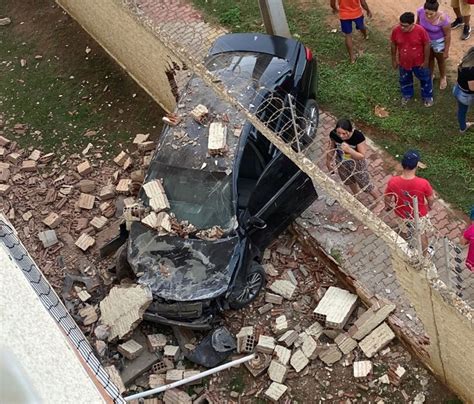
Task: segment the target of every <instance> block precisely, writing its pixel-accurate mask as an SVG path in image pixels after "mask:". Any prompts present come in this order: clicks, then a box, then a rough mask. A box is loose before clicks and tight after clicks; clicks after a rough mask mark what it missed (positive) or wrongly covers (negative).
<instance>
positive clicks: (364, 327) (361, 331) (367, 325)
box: [349, 303, 396, 341]
mask: <svg viewBox="0 0 474 404" xmlns="http://www.w3.org/2000/svg"><path fill="white" fill-rule="evenodd" d="M395 308H396V306H395V305H394V304H391V303H390V304H384V305H382V306H381V307H380V306H376V305H374V306H372V307H371V308H369V309H368V310H367V311H366V312H365V313H363V314H362V315H361V316H360V317H359V318H358V319H357V320H356V321H355V322H354V325H353V326H352V327H351V328H349V335H350V336H351V337H352V338H354V339H355V340H357V341H360V340H361V339H362V338H364V337H365V336H366V335H368V334H369V333H370V332H371V331H372V330H373V329H374V328H375V327H377V326H378V325H379V324H380V323H382V322H383V321H385V319H386V318H387V317H388V316H389V315H390V313H391V312H393V311H394V310H395Z"/></svg>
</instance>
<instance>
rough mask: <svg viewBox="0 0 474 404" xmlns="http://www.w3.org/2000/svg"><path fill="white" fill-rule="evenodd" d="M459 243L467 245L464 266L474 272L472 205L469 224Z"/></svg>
mask: <svg viewBox="0 0 474 404" xmlns="http://www.w3.org/2000/svg"><path fill="white" fill-rule="evenodd" d="M461 244H464V245H466V244H467V245H469V249H468V251H467V257H466V266H467V269H469V270H470V271H471V272H474V206H473V207H472V208H471V225H470V226H469V227H468V228H467V229H466V230H465V231H464V233H463V236H462V238H461Z"/></svg>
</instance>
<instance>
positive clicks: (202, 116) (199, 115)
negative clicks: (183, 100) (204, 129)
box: [190, 104, 209, 123]
mask: <svg viewBox="0 0 474 404" xmlns="http://www.w3.org/2000/svg"><path fill="white" fill-rule="evenodd" d="M208 114H209V110H208V109H207V107H206V106H204V105H202V104H199V105H197V106H196V107H195V108H194V109H193V110H192V111H191V112H190V115H191V117H192V118H193V119H194V120H195V121H196V122H198V123H204V121H205V120H206V118H207V116H208Z"/></svg>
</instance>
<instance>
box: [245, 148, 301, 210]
mask: <svg viewBox="0 0 474 404" xmlns="http://www.w3.org/2000/svg"><path fill="white" fill-rule="evenodd" d="M297 171H298V167H297V166H296V165H295V164H294V163H293V162H291V161H290V160H289V159H288V158H287V157H286V156H285V155H283V154H279V155H277V156H276V157H275V158H274V159H273V160H272V162H271V163H270V164H269V165H268V166H267V167H266V169H265V171H264V172H263V173H262V175H261V176H260V178H259V180H258V181H257V184H256V186H255V189H254V192H253V193H252V195H251V196H250V199H249V203H248V210H249V213H250V215H256V214H257V213H258V212H259V211H260V210H261V209H262V208H263V207H264V206H265V205H266V204H267V203H268V202H269V201H270V200H271V199H272V198H273V197H274V196H275V195H276V194H277V192H278V191H279V190H280V189H281V188H282V187H283V186H284V185H285V184H286V183H287V182H288V181H289V180H290V179H291V178H292V177H293V175H294V174H295V173H296V172H297Z"/></svg>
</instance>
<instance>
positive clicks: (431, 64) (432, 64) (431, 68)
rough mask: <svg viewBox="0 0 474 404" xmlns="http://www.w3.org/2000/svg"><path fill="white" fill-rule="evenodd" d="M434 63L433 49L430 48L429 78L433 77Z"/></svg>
mask: <svg viewBox="0 0 474 404" xmlns="http://www.w3.org/2000/svg"><path fill="white" fill-rule="evenodd" d="M434 61H435V53H434V52H433V49H431V48H430V58H429V60H428V67H429V68H430V72H431V77H434V63H435V62H434Z"/></svg>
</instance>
